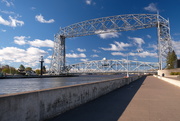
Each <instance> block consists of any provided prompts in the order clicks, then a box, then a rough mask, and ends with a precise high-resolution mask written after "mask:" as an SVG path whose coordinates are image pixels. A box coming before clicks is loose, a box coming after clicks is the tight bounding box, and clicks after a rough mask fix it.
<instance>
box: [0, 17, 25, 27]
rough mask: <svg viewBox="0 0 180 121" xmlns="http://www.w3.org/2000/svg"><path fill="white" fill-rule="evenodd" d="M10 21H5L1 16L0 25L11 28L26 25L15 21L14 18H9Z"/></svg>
mask: <svg viewBox="0 0 180 121" xmlns="http://www.w3.org/2000/svg"><path fill="white" fill-rule="evenodd" d="M9 19H10V20H5V19H3V18H2V16H0V24H2V25H5V26H10V27H17V26H22V25H24V22H23V21H19V20H17V19H14V18H13V17H11V16H9Z"/></svg>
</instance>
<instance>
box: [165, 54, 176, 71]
mask: <svg viewBox="0 0 180 121" xmlns="http://www.w3.org/2000/svg"><path fill="white" fill-rule="evenodd" d="M176 60H177V55H176V53H175V51H174V50H173V51H172V52H168V55H167V58H166V63H167V68H168V69H173V68H174V66H175V62H176Z"/></svg>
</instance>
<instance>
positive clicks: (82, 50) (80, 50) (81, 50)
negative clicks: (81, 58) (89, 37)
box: [77, 48, 86, 52]
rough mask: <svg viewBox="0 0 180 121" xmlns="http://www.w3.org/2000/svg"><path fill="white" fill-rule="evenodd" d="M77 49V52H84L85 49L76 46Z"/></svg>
mask: <svg viewBox="0 0 180 121" xmlns="http://www.w3.org/2000/svg"><path fill="white" fill-rule="evenodd" d="M77 51H79V52H86V49H81V48H77Z"/></svg>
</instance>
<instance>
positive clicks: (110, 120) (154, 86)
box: [49, 76, 180, 121]
mask: <svg viewBox="0 0 180 121" xmlns="http://www.w3.org/2000/svg"><path fill="white" fill-rule="evenodd" d="M117 120H118V121H180V88H179V87H177V86H173V85H171V84H169V83H167V82H164V81H162V80H160V79H157V78H155V77H153V76H148V77H143V78H141V79H139V80H137V81H135V82H133V83H132V84H130V85H127V86H124V87H122V88H120V89H117V90H115V91H113V92H111V93H109V94H107V95H105V96H102V97H100V98H98V99H96V100H94V101H91V102H89V103H87V104H84V105H82V106H80V107H78V108H75V109H73V110H71V111H68V112H66V113H63V114H61V115H59V116H58V117H56V118H54V119H51V120H49V121H117Z"/></svg>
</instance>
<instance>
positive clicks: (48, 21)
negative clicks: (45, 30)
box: [35, 14, 54, 23]
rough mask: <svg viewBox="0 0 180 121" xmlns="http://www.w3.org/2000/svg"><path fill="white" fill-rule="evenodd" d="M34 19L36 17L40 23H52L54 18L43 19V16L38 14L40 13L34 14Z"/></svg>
mask: <svg viewBox="0 0 180 121" xmlns="http://www.w3.org/2000/svg"><path fill="white" fill-rule="evenodd" d="M35 19H36V20H37V21H39V22H40V23H53V22H54V19H50V20H45V19H44V16H42V15H41V14H40V15H36V16H35Z"/></svg>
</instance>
